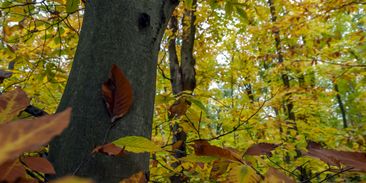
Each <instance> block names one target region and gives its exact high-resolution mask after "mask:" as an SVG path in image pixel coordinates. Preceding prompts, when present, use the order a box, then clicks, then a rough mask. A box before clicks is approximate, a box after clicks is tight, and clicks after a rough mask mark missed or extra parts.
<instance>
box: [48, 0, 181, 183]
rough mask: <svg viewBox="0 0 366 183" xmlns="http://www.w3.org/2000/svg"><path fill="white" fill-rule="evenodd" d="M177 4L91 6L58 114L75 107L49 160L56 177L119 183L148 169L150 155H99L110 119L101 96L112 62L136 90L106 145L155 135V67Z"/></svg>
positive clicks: (117, 1) (120, 0)
mask: <svg viewBox="0 0 366 183" xmlns="http://www.w3.org/2000/svg"><path fill="white" fill-rule="evenodd" d="M177 4H178V1H176V0H161V1H151V0H139V1H131V0H110V1H98V0H91V1H88V2H87V3H86V10H85V16H84V23H83V28H82V31H81V36H80V41H79V45H78V48H77V52H76V55H75V59H74V63H73V67H72V71H71V73H70V76H69V80H68V83H67V86H66V89H65V92H64V95H63V97H62V100H61V103H60V106H59V108H58V110H59V111H61V110H63V109H65V108H66V107H69V106H71V107H72V108H73V114H72V119H71V124H70V126H69V127H68V128H67V129H66V130H65V131H64V133H63V134H62V135H61V136H60V137H59V138H56V139H54V140H53V141H52V143H51V146H50V155H49V159H50V160H51V161H52V163H53V165H54V166H55V169H56V172H57V176H63V175H66V174H72V173H73V172H74V171H75V170H76V169H77V167H78V166H79V165H80V163H81V162H84V163H83V164H82V166H80V169H79V170H78V171H77V173H76V175H79V176H87V177H91V178H93V179H95V180H96V181H97V182H103V183H108V182H118V181H120V180H121V179H122V178H126V177H129V176H130V175H131V174H133V173H136V172H138V171H141V170H143V171H145V172H147V171H148V168H149V155H148V154H139V155H127V156H125V157H122V158H116V157H108V156H104V155H99V154H98V155H96V156H95V157H93V158H90V159H89V161H85V159H88V158H87V157H90V153H91V151H92V150H93V148H94V147H95V146H97V145H101V144H102V143H103V138H104V135H105V133H106V131H107V129H108V128H109V126H110V117H109V116H108V112H107V110H106V107H105V104H104V102H103V99H102V95H101V85H102V83H103V82H104V81H106V80H107V78H108V72H109V70H110V68H111V65H112V64H117V65H118V66H119V67H120V68H121V69H122V70H123V72H124V73H125V75H126V77H127V78H128V80H129V81H130V82H131V84H132V87H133V106H132V109H131V111H130V112H129V113H128V114H127V116H125V117H124V118H123V119H121V120H119V121H118V122H117V125H116V126H115V127H114V128H113V129H112V130H111V132H110V135H109V137H108V138H107V142H110V141H112V140H115V139H117V138H119V137H122V136H129V135H137V136H145V137H150V136H151V122H152V116H153V108H154V96H155V78H156V64H157V55H158V51H159V45H160V41H161V38H162V35H163V33H164V30H165V27H166V24H167V22H168V20H169V18H170V16H171V13H172V11H173V10H174V8H175V6H176V5H177Z"/></svg>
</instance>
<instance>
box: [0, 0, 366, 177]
mask: <svg viewBox="0 0 366 183" xmlns="http://www.w3.org/2000/svg"><path fill="white" fill-rule="evenodd" d="M85 3H88V1H79V0H33V1H32V0H0V15H1V16H0V22H1V24H0V59H1V62H0V81H1V84H0V92H1V93H2V94H1V95H0V119H1V121H0V124H1V126H0V140H2V139H3V137H4V139H5V135H6V132H7V130H6V128H8V129H10V128H12V127H11V126H14V128H15V127H16V126H17V125H11V124H12V123H14V124H19V127H20V126H22V123H20V122H23V121H22V120H24V118H32V120H36V119H37V118H34V117H38V116H42V117H41V118H42V120H41V119H40V121H51V122H52V123H51V122H50V123H48V124H50V126H52V128H55V129H58V130H61V131H62V129H63V128H65V127H66V126H67V124H66V123H65V124H62V125H64V126H63V127H60V125H59V126H58V127H56V126H57V125H56V124H53V123H56V122H57V121H59V120H60V121H62V120H61V119H68V118H69V116H68V117H67V115H69V113H70V110H67V111H65V112H62V113H58V114H55V115H50V116H45V114H46V113H48V114H53V113H55V112H56V110H57V106H58V105H59V103H60V100H61V97H62V94H63V92H64V89H65V86H66V83H67V79H68V75H69V72H70V70H71V67H72V63H73V59H74V55H75V52H76V50H77V49H76V48H77V44H78V41H79V35H80V31H81V29H82V22H83V17H84V7H85ZM365 11H366V2H365V1H362V0H288V1H287V0H286V1H285V0H181V1H180V3H179V5H178V6H177V7H176V9H175V10H174V12H173V15H172V17H171V19H170V22H169V24H168V26H167V29H166V30H165V33H164V36H163V39H162V41H161V45H160V52H159V53H158V54H159V57H158V60H157V68H154V69H156V70H157V78H156V95H155V109H154V117H153V125H152V129H153V131H152V137H151V141H150V140H148V139H142V138H138V137H135V136H131V137H125V138H121V139H119V140H116V141H113V142H110V143H111V144H108V143H109V142H108V143H106V144H107V146H99V147H98V148H96V149H94V151H93V153H104V154H105V156H117V157H116V158H118V156H123V154H124V153H126V152H130V153H140V152H149V153H150V172H149V173H150V175H149V180H150V181H153V182H166V181H168V180H170V181H172V182H175V181H178V182H185V181H189V182H204V181H206V182H221V181H227V180H228V181H229V182H261V181H264V182H274V181H279V182H281V181H283V182H295V181H297V182H325V181H329V182H363V181H365V180H366V176H365V175H366V174H365V172H366V154H365V151H366V111H365V110H364V109H365V108H366V39H365V37H366V12H365ZM139 21H140V19H139ZM149 21H150V20H149V17H148V16H147V15H142V17H141V22H139V27H138V30H141V29H143V28H144V27H145V26H148V24H147V23H145V22H149ZM140 26H142V27H140ZM136 54H138V53H136ZM110 67H112V66H108V68H110ZM120 67H123V66H120ZM113 69H114V70H115V71H113ZM117 69H118V68H117V66H113V67H112V71H111V73H110V78H109V80H108V81H107V82H106V83H104V85H103V86H105V87H106V88H102V90H103V95H104V98H105V100H106V103H107V108H108V110H109V113H110V115H112V116H111V117H112V122H114V121H115V120H117V119H119V118H121V117H123V116H125V115H128V113H127V112H128V110H129V107H130V106H131V105H133V104H131V102H132V99H131V97H132V96H131V93H128V94H125V93H124V94H121V95H122V97H126V99H123V100H122V101H127V102H126V103H125V104H123V105H128V107H126V106H124V107H122V108H123V109H122V110H120V111H118V110H119V109H113V106H112V107H111V105H112V103H110V100H115V99H114V98H113V99H111V98H109V97H112V96H109V95H110V93H112V91H110V90H113V94H114V88H113V87H112V89H111V88H108V87H110V82H112V83H113V82H125V83H128V78H124V77H125V76H124V74H123V73H119V71H118V70H117ZM134 74H136V75H139V74H140V73H134ZM105 75H108V73H105ZM117 77H119V78H121V77H122V78H123V79H116V78H117ZM115 80H120V81H115ZM108 82H109V83H108ZM102 84H103V83H101V87H102ZM117 85H118V84H117ZM117 87H118V86H117ZM121 87H122V88H123V89H126V88H127V89H128V88H130V85H129V84H124V85H123V86H121ZM107 88H108V89H107ZM109 92H110V93H109ZM130 92H131V91H130ZM113 97H115V96H113ZM117 97H121V96H117ZM134 100H135V99H134ZM136 100H138V99H136ZM113 105H115V104H114V103H113ZM116 105H117V104H116ZM14 106H15V107H14ZM117 107H118V106H117ZM117 107H116V106H114V108H117ZM116 110H117V112H116ZM106 112H107V110H106ZM15 120H18V121H15ZM9 121H15V122H9ZM31 122H32V121H30V123H29V124H30V125H36V124H34V123H31ZM33 122H34V121H33ZM51 124H53V125H51ZM24 128H25V127H24ZM34 128H37V127H36V126H34ZM50 128H51V127H50ZM61 128H62V129H61ZM58 130H56V131H55V132H54V134H52V135H51V136H49V137H47V142H48V141H49V140H50V139H51V138H52V137H53V136H55V135H58V134H60V133H61V132H60V131H58ZM29 134H31V133H30V132H29V133H28V132H27V131H20V132H19V135H20V136H22V135H23V136H27V135H28V136H29ZM30 140H31V141H35V143H36V144H38V148H35V149H34V148H31V149H27V148H26V147H25V146H23V145H21V144H20V143H19V144H14V146H18V149H17V148H14V150H12V151H10V150H9V151H8V152H6V151H5V152H1V150H0V160H1V161H0V167H9V165H8V164H6V162H8V161H7V160H12V163H13V164H16V165H17V166H18V167H22V166H23V167H25V168H26V170H27V172H28V173H27V174H28V175H25V174H26V173H23V174H22V175H17V176H16V178H14V179H8V178H6V177H7V176H6V175H2V174H1V173H0V182H1V181H8V182H13V180H16V179H18V178H22V179H23V178H24V179H25V178H26V179H27V180H30V179H33V180H34V179H35V180H40V181H45V182H47V178H46V176H44V174H50V173H51V174H52V173H54V171H51V169H52V165H48V163H44V164H43V163H41V164H42V165H43V168H44V169H46V170H47V171H46V170H44V169H37V168H33V167H34V166H32V165H31V164H32V163H29V162H43V161H46V160H45V159H43V160H39V159H37V158H40V157H42V156H43V155H42V154H46V152H47V150H48V149H47V146H42V145H45V143H47V142H43V141H41V139H37V138H31V139H30ZM14 142H15V141H14ZM2 143H3V144H2ZM100 145H102V144H100ZM5 146H6V143H5V142H0V149H1V148H2V147H5ZM8 146H9V145H8ZM125 151H126V152H125ZM9 152H17V154H15V156H16V157H18V156H20V157H19V158H18V159H17V160H14V158H16V157H13V156H14V155H12V157H10V154H11V153H9ZM40 154H41V155H40ZM8 156H9V157H8ZM27 162H28V163H27ZM45 164H47V166H46V165H45ZM45 166H46V167H47V168H45ZM20 169H22V168H20ZM24 172H25V171H24ZM56 173H57V172H56ZM145 173H146V172H145ZM9 176H10V175H8V177H9ZM12 176H13V175H12ZM134 176H135V177H131V180H137V179H139V178H141V177H144V174H143V173H137V174H135V175H134ZM31 177H33V178H31ZM134 178H135V179H134ZM75 179H76V178H75ZM77 181H80V182H81V181H82V180H77ZM83 181H85V180H83ZM144 181H146V180H144ZM65 182H66V181H65Z"/></svg>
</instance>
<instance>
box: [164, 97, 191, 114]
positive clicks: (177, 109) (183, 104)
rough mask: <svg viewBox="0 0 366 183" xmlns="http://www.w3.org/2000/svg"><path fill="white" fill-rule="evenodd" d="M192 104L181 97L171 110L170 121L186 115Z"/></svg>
mask: <svg viewBox="0 0 366 183" xmlns="http://www.w3.org/2000/svg"><path fill="white" fill-rule="evenodd" d="M190 105H191V104H190V102H189V101H188V100H186V99H185V97H181V98H179V99H178V100H176V101H175V102H174V103H173V104H172V105H171V106H170V108H169V113H170V114H169V119H172V118H174V117H175V118H179V117H180V116H182V115H184V114H186V112H187V110H188V108H189V106H190Z"/></svg>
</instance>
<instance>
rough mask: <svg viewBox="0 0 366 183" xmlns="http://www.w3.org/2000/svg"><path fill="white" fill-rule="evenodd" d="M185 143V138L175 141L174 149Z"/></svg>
mask: <svg viewBox="0 0 366 183" xmlns="http://www.w3.org/2000/svg"><path fill="white" fill-rule="evenodd" d="M182 144H183V140H178V141H177V142H175V143H174V144H173V145H172V150H173V151H174V150H176V149H179V148H180V147H181V146H182Z"/></svg>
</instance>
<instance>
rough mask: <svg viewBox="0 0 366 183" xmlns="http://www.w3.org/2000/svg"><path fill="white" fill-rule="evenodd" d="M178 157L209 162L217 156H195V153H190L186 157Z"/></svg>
mask: <svg viewBox="0 0 366 183" xmlns="http://www.w3.org/2000/svg"><path fill="white" fill-rule="evenodd" d="M179 159H180V160H181V161H189V162H202V163H210V162H212V161H215V160H217V159H219V158H218V157H214V156H196V155H193V154H190V155H188V156H186V157H183V158H179Z"/></svg>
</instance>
